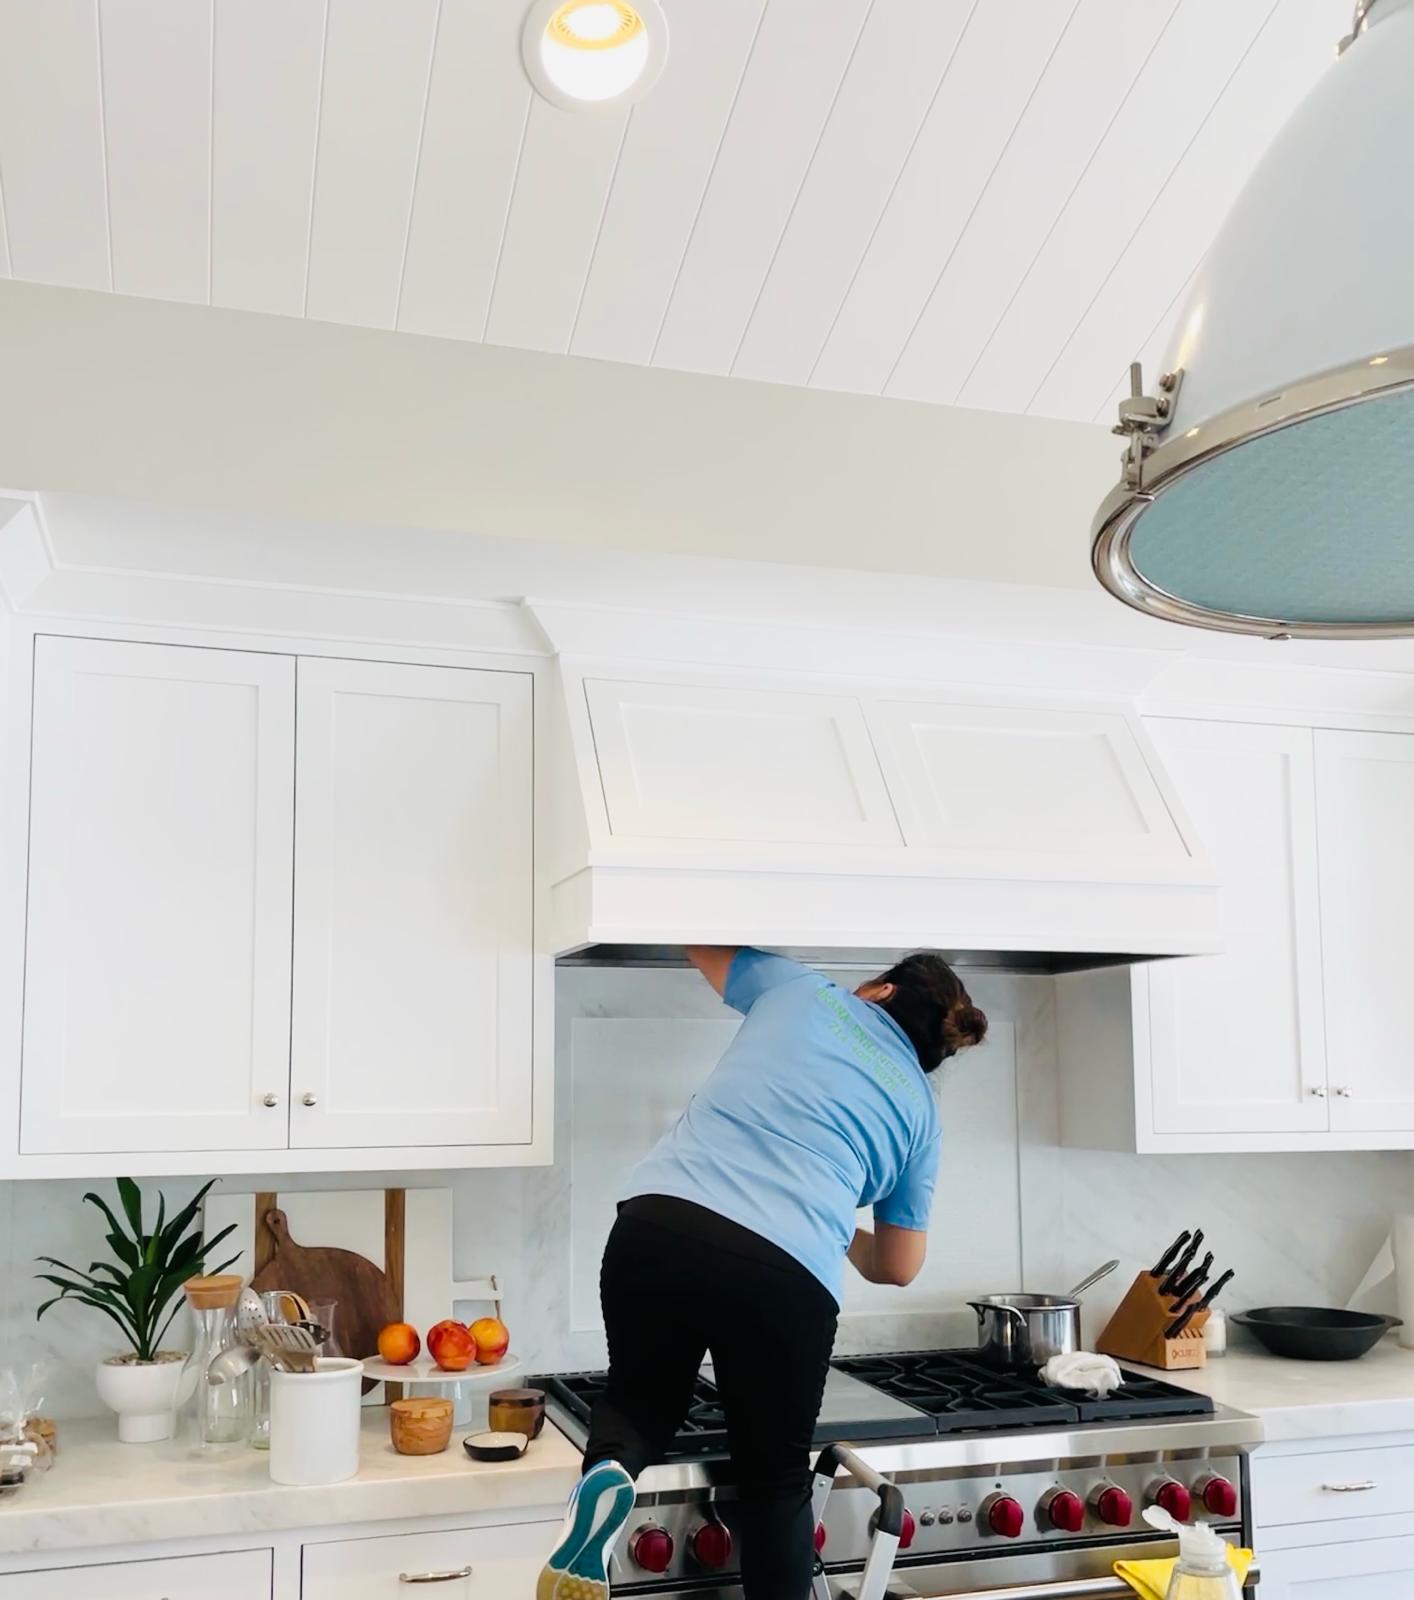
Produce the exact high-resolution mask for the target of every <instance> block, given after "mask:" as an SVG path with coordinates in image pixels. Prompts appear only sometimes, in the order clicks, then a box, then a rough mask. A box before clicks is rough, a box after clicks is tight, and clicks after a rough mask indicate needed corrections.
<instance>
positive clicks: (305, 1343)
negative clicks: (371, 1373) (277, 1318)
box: [251, 1322, 361, 1373]
mask: <svg viewBox="0 0 1414 1600" xmlns="http://www.w3.org/2000/svg"><path fill="white" fill-rule="evenodd" d="M251 1342H252V1343H253V1344H254V1346H255V1348H256V1349H257V1350H259V1351H260V1353H261V1354H262V1355H263V1356H264V1357H265V1358H266V1360H267V1361H269V1362H270V1364H271V1365H272V1366H273V1367H274V1368H275V1369H276V1370H277V1371H279V1372H298V1373H308V1372H313V1371H314V1370H315V1359H316V1357H317V1356H318V1355H319V1346H318V1345H317V1344H316V1343H315V1342H314V1338H313V1336H312V1335H311V1334H310V1332H309V1330H308V1329H307V1328H301V1327H295V1326H292V1325H291V1324H290V1323H287V1322H272V1323H270V1324H268V1325H267V1326H266V1327H264V1328H257V1329H256V1330H255V1333H254V1335H253V1337H252V1340H251ZM360 1365H361V1364H360Z"/></svg>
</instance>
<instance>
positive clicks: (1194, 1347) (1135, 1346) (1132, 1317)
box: [1095, 1272, 1208, 1372]
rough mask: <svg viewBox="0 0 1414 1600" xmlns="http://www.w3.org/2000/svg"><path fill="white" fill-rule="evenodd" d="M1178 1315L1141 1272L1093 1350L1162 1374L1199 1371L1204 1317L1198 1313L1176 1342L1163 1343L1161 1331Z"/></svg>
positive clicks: (1204, 1357) (1203, 1355)
mask: <svg viewBox="0 0 1414 1600" xmlns="http://www.w3.org/2000/svg"><path fill="white" fill-rule="evenodd" d="M1178 1312H1179V1303H1178V1301H1176V1300H1175V1299H1174V1298H1173V1296H1172V1295H1166V1294H1160V1293H1159V1285H1158V1283H1157V1282H1156V1281H1155V1280H1154V1278H1153V1276H1152V1274H1150V1273H1147V1272H1141V1273H1140V1274H1139V1276H1138V1277H1137V1278H1136V1279H1135V1280H1134V1282H1133V1283H1132V1284H1131V1285H1130V1287H1129V1292H1128V1294H1126V1295H1125V1297H1124V1299H1123V1300H1121V1301H1120V1303H1119V1305H1118V1306H1117V1307H1116V1308H1115V1314H1114V1315H1113V1316H1112V1317H1111V1318H1110V1320H1109V1321H1108V1322H1107V1323H1106V1324H1105V1330H1104V1332H1103V1333H1102V1334H1101V1335H1100V1337H1099V1338H1098V1339H1097V1340H1096V1341H1095V1348H1096V1349H1097V1350H1099V1351H1100V1352H1102V1353H1103V1354H1104V1355H1107V1356H1114V1357H1115V1359H1116V1360H1118V1361H1137V1362H1139V1363H1140V1364H1141V1365H1142V1366H1146V1367H1160V1368H1162V1369H1163V1370H1164V1371H1166V1372H1179V1371H1183V1370H1184V1369H1188V1368H1193V1367H1201V1366H1202V1365H1203V1364H1204V1363H1205V1362H1206V1361H1207V1359H1208V1352H1207V1347H1206V1346H1205V1345H1204V1343H1203V1324H1204V1323H1205V1322H1207V1320H1208V1313H1207V1312H1206V1311H1200V1312H1198V1313H1197V1314H1196V1315H1195V1316H1194V1318H1193V1320H1192V1322H1190V1323H1189V1324H1188V1326H1187V1327H1186V1328H1185V1329H1184V1330H1183V1332H1182V1333H1181V1334H1179V1336H1178V1337H1177V1338H1176V1339H1165V1338H1164V1329H1165V1328H1167V1327H1168V1325H1169V1324H1170V1323H1171V1322H1172V1321H1173V1319H1174V1318H1175V1317H1176V1316H1177V1315H1178Z"/></svg>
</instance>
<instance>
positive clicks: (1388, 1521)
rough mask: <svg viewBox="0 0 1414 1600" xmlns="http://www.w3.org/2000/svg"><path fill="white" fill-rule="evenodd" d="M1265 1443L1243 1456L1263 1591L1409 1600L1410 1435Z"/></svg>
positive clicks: (1281, 1599)
mask: <svg viewBox="0 0 1414 1600" xmlns="http://www.w3.org/2000/svg"><path fill="white" fill-rule="evenodd" d="M1330 1444H1331V1445H1332V1446H1338V1447H1335V1448H1322V1447H1318V1448H1316V1449H1314V1450H1313V1449H1311V1448H1310V1447H1309V1446H1308V1445H1307V1444H1304V1443H1303V1444H1297V1445H1289V1446H1283V1445H1280V1444H1278V1445H1274V1446H1270V1447H1268V1448H1267V1449H1263V1450H1259V1451H1258V1452H1257V1454H1256V1455H1255V1456H1254V1457H1253V1460H1252V1517H1253V1522H1254V1523H1255V1533H1254V1543H1255V1545H1256V1548H1257V1553H1258V1558H1259V1560H1260V1562H1261V1568H1262V1581H1261V1586H1260V1588H1259V1590H1258V1593H1259V1594H1260V1595H1261V1596H1262V1600H1411V1596H1414V1537H1411V1536H1410V1534H1409V1528H1410V1525H1411V1522H1412V1521H1414V1443H1411V1442H1409V1441H1408V1439H1407V1436H1406V1438H1405V1439H1404V1440H1402V1441H1401V1442H1399V1443H1382V1442H1380V1441H1379V1440H1378V1439H1375V1438H1370V1439H1364V1438H1354V1439H1342V1440H1339V1441H1330Z"/></svg>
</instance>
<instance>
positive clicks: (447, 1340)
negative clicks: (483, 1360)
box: [427, 1320, 476, 1372]
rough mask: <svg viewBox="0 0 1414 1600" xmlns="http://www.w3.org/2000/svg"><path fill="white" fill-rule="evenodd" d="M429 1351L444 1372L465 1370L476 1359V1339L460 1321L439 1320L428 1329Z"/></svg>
mask: <svg viewBox="0 0 1414 1600" xmlns="http://www.w3.org/2000/svg"><path fill="white" fill-rule="evenodd" d="M427 1353H428V1354H429V1355H430V1356H431V1357H432V1359H433V1360H434V1361H435V1362H436V1363H437V1365H438V1366H439V1367H441V1369H442V1371H443V1372H465V1371H466V1369H467V1368H468V1367H469V1366H470V1365H471V1364H472V1362H473V1361H474V1360H475V1359H476V1340H475V1339H473V1338H472V1336H471V1334H470V1333H469V1332H468V1330H467V1329H466V1328H464V1327H463V1326H462V1325H461V1323H460V1322H452V1321H450V1320H447V1321H445V1322H439V1323H437V1324H436V1326H435V1327H431V1328H429V1329H428V1330H427Z"/></svg>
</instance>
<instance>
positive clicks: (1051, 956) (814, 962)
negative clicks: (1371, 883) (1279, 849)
mask: <svg viewBox="0 0 1414 1600" xmlns="http://www.w3.org/2000/svg"><path fill="white" fill-rule="evenodd" d="M916 948H918V947H917V946H914V945H910V946H908V947H907V948H898V949H892V950H874V949H869V950H848V949H832V948H825V947H823V946H817V947H814V948H809V947H795V948H786V949H780V950H779V951H778V953H779V954H780V955H784V956H789V957H790V958H791V959H792V960H793V961H800V962H803V963H804V964H805V965H806V966H807V967H817V968H819V969H820V970H822V971H826V972H849V973H857V974H858V975H859V976H860V977H861V978H869V977H876V976H877V975H878V974H879V973H881V972H886V971H888V969H889V968H890V967H891V966H892V965H893V964H894V962H895V961H898V960H900V959H901V958H902V957H903V956H905V955H907V954H908V953H909V951H910V950H912V949H916ZM938 954H939V955H941V956H943V958H944V959H945V960H946V961H947V962H948V964H949V966H953V967H956V968H957V969H958V971H959V972H989V973H998V974H1003V973H1005V974H1012V975H1018V976H1027V977H1053V976H1055V975H1056V974H1057V973H1063V972H1092V971H1094V970H1095V969H1097V968H1100V967H1123V966H1129V965H1131V964H1132V963H1134V962H1136V961H1153V960H1163V959H1165V958H1164V957H1161V956H1145V955H1138V954H1133V953H1129V954H1096V953H1083V952H1080V951H1074V950H940V951H939V952H938ZM555 965H556V966H557V967H633V968H662V969H672V968H687V967H690V966H691V962H689V961H688V959H687V957H686V956H685V955H684V954H683V952H682V946H681V945H667V944H662V945H659V944H591V945H586V946H584V948H583V949H581V950H573V951H570V952H569V953H568V954H566V955H561V956H557V957H556V958H555Z"/></svg>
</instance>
